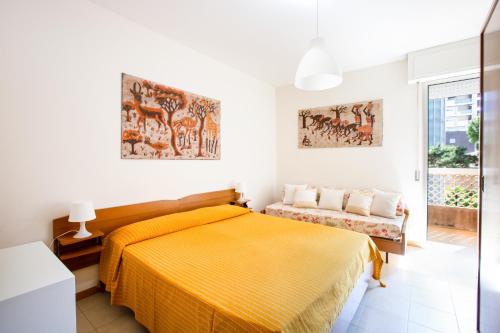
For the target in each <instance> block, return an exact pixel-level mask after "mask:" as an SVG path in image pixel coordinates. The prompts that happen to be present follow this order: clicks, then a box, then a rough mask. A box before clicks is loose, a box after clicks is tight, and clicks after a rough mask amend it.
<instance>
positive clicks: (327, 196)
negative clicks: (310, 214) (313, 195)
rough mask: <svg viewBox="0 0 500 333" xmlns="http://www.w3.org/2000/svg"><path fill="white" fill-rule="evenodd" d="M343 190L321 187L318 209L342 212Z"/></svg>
mask: <svg viewBox="0 0 500 333" xmlns="http://www.w3.org/2000/svg"><path fill="white" fill-rule="evenodd" d="M344 194H345V190H335V189H331V188H325V187H323V188H322V189H321V191H320V197H319V204H318V208H321V209H330V210H338V211H342V202H343V201H344Z"/></svg>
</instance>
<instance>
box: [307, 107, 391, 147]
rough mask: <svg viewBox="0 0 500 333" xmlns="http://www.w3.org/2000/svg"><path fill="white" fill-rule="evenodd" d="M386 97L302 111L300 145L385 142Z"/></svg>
mask: <svg viewBox="0 0 500 333" xmlns="http://www.w3.org/2000/svg"><path fill="white" fill-rule="evenodd" d="M382 107H383V103H382V99H377V100H370V101H365V102H357V103H350V104H338V105H332V106H324V107H317V108H310V109H302V110H299V111H298V146H299V148H339V147H377V146H382V138H383V110H382Z"/></svg>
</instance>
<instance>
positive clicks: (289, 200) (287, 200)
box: [283, 184, 307, 205]
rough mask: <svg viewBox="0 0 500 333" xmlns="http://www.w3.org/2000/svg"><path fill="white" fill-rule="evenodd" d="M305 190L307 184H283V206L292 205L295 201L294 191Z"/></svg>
mask: <svg viewBox="0 0 500 333" xmlns="http://www.w3.org/2000/svg"><path fill="white" fill-rule="evenodd" d="M306 188H307V184H306V185H293V184H285V194H284V196H283V203H284V204H285V205H292V204H293V200H294V199H295V191H297V190H305V189H306Z"/></svg>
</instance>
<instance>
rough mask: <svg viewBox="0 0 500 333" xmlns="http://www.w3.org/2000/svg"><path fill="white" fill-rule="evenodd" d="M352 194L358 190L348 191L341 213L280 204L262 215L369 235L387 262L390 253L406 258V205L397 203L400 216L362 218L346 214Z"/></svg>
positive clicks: (402, 202)
mask: <svg viewBox="0 0 500 333" xmlns="http://www.w3.org/2000/svg"><path fill="white" fill-rule="evenodd" d="M353 191H356V190H347V191H345V194H344V200H343V201H344V202H343V204H342V208H341V210H331V209H321V208H318V207H315V208H312V207H301V206H299V207H296V205H294V204H291V203H289V202H283V201H280V202H276V203H273V204H271V205H268V206H266V208H265V210H264V211H263V212H264V213H265V214H268V215H273V216H278V217H283V218H288V219H293V220H297V221H302V222H308V223H317V224H322V225H326V226H330V227H335V228H342V229H347V230H351V231H355V232H360V233H364V234H367V235H368V236H370V237H371V239H372V240H373V241H374V242H375V244H376V245H377V247H378V248H379V249H380V250H381V251H384V252H385V253H386V262H389V253H393V254H399V255H404V254H405V253H406V245H407V244H406V224H407V222H408V218H409V210H408V209H406V208H405V207H404V201H403V200H402V199H401V200H400V202H398V206H397V212H396V213H395V214H394V217H392V218H388V217H383V216H377V215H373V214H370V215H369V216H363V215H359V214H355V213H352V212H348V211H347V210H346V206H347V202H348V200H349V196H350V195H351V193H352V192H353ZM361 191H364V192H365V193H367V192H369V191H367V190H361ZM369 193H372V192H369Z"/></svg>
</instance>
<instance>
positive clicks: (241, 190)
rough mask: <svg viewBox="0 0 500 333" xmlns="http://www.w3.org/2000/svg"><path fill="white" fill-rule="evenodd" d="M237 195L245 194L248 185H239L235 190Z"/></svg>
mask: <svg viewBox="0 0 500 333" xmlns="http://www.w3.org/2000/svg"><path fill="white" fill-rule="evenodd" d="M234 190H235V191H236V192H237V193H245V192H246V191H247V184H246V183H237V184H236V186H235V189H234Z"/></svg>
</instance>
